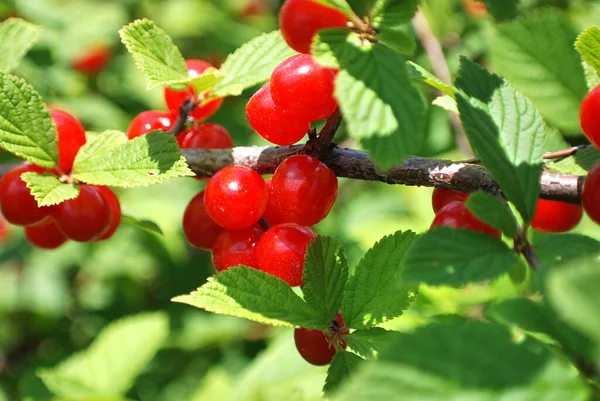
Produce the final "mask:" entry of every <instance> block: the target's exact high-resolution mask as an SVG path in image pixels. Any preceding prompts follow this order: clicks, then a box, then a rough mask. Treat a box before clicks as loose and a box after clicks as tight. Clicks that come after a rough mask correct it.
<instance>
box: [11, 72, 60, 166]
mask: <svg viewBox="0 0 600 401" xmlns="http://www.w3.org/2000/svg"><path fill="white" fill-rule="evenodd" d="M0 146H2V148H3V149H6V150H8V151H9V152H11V153H14V154H15V155H17V156H19V157H22V158H24V159H25V160H27V161H28V162H30V163H33V164H37V165H38V166H40V167H46V168H52V167H56V164H57V162H58V135H57V133H56V127H55V126H54V123H53V122H52V118H51V117H50V112H49V111H48V108H47V107H46V105H45V104H44V101H43V100H42V98H41V97H40V95H39V94H38V93H37V92H36V91H35V89H33V87H32V86H31V85H29V84H28V83H27V82H25V81H24V80H22V79H20V78H17V77H15V76H13V75H9V74H4V73H0Z"/></svg>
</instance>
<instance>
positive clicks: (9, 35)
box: [0, 18, 40, 72]
mask: <svg viewBox="0 0 600 401" xmlns="http://www.w3.org/2000/svg"><path fill="white" fill-rule="evenodd" d="M39 32H40V28H39V27H38V26H37V25H33V24H30V23H29V22H27V21H24V20H22V19H19V18H9V19H7V20H4V21H3V22H2V23H0V38H2V41H0V54H2V57H1V58H0V71H2V72H10V71H11V70H13V69H14V68H16V67H17V66H18V65H19V63H20V62H21V59H22V58H23V57H25V54H27V52H28V51H29V49H31V47H32V46H33V44H34V43H35V41H36V40H37V38H38V35H39Z"/></svg>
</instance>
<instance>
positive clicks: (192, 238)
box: [183, 191, 223, 249]
mask: <svg viewBox="0 0 600 401" xmlns="http://www.w3.org/2000/svg"><path fill="white" fill-rule="evenodd" d="M221 231H223V227H221V226H220V225H218V224H217V223H215V222H214V220H213V219H211V218H210V216H209V215H208V213H207V212H206V208H205V207H204V191H202V192H200V193H199V194H198V195H196V196H194V197H193V198H192V200H191V201H190V203H189V204H188V206H187V208H186V209H185V213H184V214H183V232H184V233H185V237H186V238H187V240H188V241H189V243H190V244H192V245H193V246H195V247H196V248H201V249H212V247H213V244H214V243H215V240H216V238H217V236H218V235H219V234H220V233H221Z"/></svg>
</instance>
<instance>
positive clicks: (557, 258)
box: [533, 233, 600, 265]
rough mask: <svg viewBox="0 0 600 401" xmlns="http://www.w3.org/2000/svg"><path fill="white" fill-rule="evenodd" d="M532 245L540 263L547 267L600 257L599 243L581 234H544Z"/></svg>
mask: <svg viewBox="0 0 600 401" xmlns="http://www.w3.org/2000/svg"><path fill="white" fill-rule="evenodd" d="M533 245H534V248H535V250H536V252H537V255H538V257H539V258H540V261H541V262H543V263H544V264H548V265H555V264H557V263H561V262H567V261H570V260H573V259H579V258H581V257H583V256H586V255H590V256H592V255H595V256H600V242H599V241H597V240H595V239H593V238H590V237H587V236H585V235H581V234H571V233H567V234H546V235H544V236H543V237H540V238H539V239H538V240H537V241H535V242H534V244H533Z"/></svg>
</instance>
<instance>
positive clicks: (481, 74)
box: [454, 56, 504, 103]
mask: <svg viewBox="0 0 600 401" xmlns="http://www.w3.org/2000/svg"><path fill="white" fill-rule="evenodd" d="M503 83H504V80H503V79H502V78H500V77H499V76H498V75H496V74H492V73H491V72H489V71H488V70H486V69H485V68H483V67H482V66H480V65H479V64H477V63H474V62H473V61H471V60H469V59H468V58H466V57H464V56H461V58H460V69H459V70H458V77H457V78H456V80H455V82H454V84H455V85H456V87H457V88H458V89H460V90H462V91H463V92H464V93H466V94H467V95H468V96H471V97H474V98H476V99H479V100H481V101H482V102H483V103H488V102H489V101H490V100H492V96H493V95H494V92H495V91H496V89H498V88H500V87H501V86H502V84H503Z"/></svg>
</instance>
